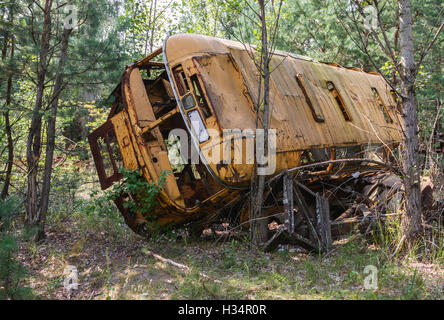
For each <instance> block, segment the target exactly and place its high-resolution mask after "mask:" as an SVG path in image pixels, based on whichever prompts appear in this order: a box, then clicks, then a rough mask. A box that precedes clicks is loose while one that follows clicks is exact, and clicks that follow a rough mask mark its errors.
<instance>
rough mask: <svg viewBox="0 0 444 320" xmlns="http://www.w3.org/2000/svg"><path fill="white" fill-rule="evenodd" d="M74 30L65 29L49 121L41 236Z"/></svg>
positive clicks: (40, 222) (40, 216) (41, 210)
mask: <svg viewBox="0 0 444 320" xmlns="http://www.w3.org/2000/svg"><path fill="white" fill-rule="evenodd" d="M71 31H72V29H64V30H63V36H62V48H61V51H60V60H59V65H58V68H57V74H56V77H55V83H54V91H53V93H52V103H51V112H50V116H49V119H48V128H47V129H46V157H45V171H44V173H43V186H42V198H41V203H40V214H39V224H40V230H41V236H43V235H44V222H45V219H46V213H47V211H48V206H49V193H50V190H51V174H52V162H53V159H54V148H55V133H56V119H57V108H58V103H59V96H60V91H61V89H62V79H63V69H64V66H65V60H66V55H67V52H68V42H69V36H70V34H71Z"/></svg>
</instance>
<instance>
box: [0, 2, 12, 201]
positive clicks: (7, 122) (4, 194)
mask: <svg viewBox="0 0 444 320" xmlns="http://www.w3.org/2000/svg"><path fill="white" fill-rule="evenodd" d="M9 10H11V9H9ZM13 19H14V18H13V14H12V12H11V11H10V12H9V22H10V23H12V21H13ZM8 40H9V34H5V38H4V41H3V48H2V60H5V59H6V55H7V47H8ZM10 57H11V60H12V59H14V36H12V37H11V55H10ZM11 95H12V71H11V70H9V71H8V80H7V88H6V110H5V112H4V113H3V116H4V118H5V132H6V138H7V140H8V163H7V165H6V174H5V182H4V184H3V188H2V192H1V194H0V197H1V199H5V198H6V197H7V196H8V193H9V185H10V184H11V174H12V164H13V162H14V143H13V141H12V131H11V123H10V119H9V115H10V111H9V109H10V107H11Z"/></svg>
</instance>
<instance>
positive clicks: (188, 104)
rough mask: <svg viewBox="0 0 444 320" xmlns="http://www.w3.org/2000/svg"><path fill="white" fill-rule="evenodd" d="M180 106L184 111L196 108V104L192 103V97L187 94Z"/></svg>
mask: <svg viewBox="0 0 444 320" xmlns="http://www.w3.org/2000/svg"><path fill="white" fill-rule="evenodd" d="M182 104H183V107H184V108H185V110H188V109H191V108H193V107H194V106H196V102H195V101H194V98H193V95H192V94H191V93H189V94H187V95H186V96H185V97H183V98H182Z"/></svg>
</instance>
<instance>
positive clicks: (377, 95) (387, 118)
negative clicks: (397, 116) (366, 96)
mask: <svg viewBox="0 0 444 320" xmlns="http://www.w3.org/2000/svg"><path fill="white" fill-rule="evenodd" d="M372 91H373V95H374V96H375V98H376V101H377V102H378V104H379V107H380V108H381V111H382V113H383V114H384V118H385V121H386V122H387V123H392V122H393V120H392V118H391V117H390V114H389V112H388V110H387V107H386V106H385V104H384V102H383V101H382V98H381V96H380V95H379V92H378V90H377V89H376V88H372Z"/></svg>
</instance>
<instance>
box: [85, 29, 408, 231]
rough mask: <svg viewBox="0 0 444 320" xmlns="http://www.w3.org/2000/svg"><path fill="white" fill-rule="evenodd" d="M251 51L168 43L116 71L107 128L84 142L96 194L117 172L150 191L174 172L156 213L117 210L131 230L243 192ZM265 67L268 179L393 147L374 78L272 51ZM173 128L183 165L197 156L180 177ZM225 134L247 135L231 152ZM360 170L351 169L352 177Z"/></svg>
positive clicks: (252, 117) (230, 44) (381, 87)
mask: <svg viewBox="0 0 444 320" xmlns="http://www.w3.org/2000/svg"><path fill="white" fill-rule="evenodd" d="M251 50H253V49H252V48H251V47H250V46H248V45H245V44H242V43H239V42H235V41H231V40H224V39H218V38H213V37H208V36H202V35H195V34H177V35H173V36H170V37H168V38H167V39H165V41H164V44H163V47H161V48H159V49H157V50H156V51H154V52H153V53H151V54H150V55H149V56H147V57H145V58H143V59H141V60H139V61H137V62H135V63H133V64H131V65H130V66H128V67H127V68H126V69H125V71H124V72H123V75H122V80H121V83H120V84H119V85H118V86H117V88H116V89H115V90H114V91H113V93H112V95H113V96H114V97H115V100H114V103H113V104H112V107H111V111H110V114H109V117H108V120H107V121H106V122H105V123H104V124H103V125H102V126H101V127H99V128H98V129H96V130H95V131H94V132H93V133H91V134H90V136H89V142H90V146H91V150H92V154H93V156H94V161H95V165H96V168H97V172H98V176H99V180H100V183H101V187H102V189H107V188H109V187H110V186H111V185H112V184H113V183H115V182H117V181H119V180H120V179H121V178H122V174H121V173H120V172H119V168H120V167H125V168H128V169H132V170H136V169H139V170H140V171H141V173H142V175H143V177H144V178H145V179H146V181H148V182H152V181H158V179H159V177H160V176H161V174H162V172H165V171H167V172H173V174H169V175H167V176H166V183H165V185H164V188H163V189H162V191H161V192H160V193H159V194H158V197H157V201H158V205H157V206H156V208H155V209H153V210H149V212H138V211H137V212H130V210H128V209H126V208H125V207H124V206H123V203H124V201H126V200H125V196H122V197H121V198H119V199H118V200H117V201H116V205H117V207H118V208H119V210H120V211H121V212H122V214H123V216H124V218H125V221H126V223H127V224H128V225H129V226H130V227H131V228H132V229H133V230H134V231H136V232H138V233H144V232H146V231H147V225H148V224H147V223H148V222H152V221H153V220H154V222H155V223H156V225H158V226H160V227H164V226H169V225H179V224H183V223H186V222H189V221H193V220H196V219H200V218H203V217H206V216H209V215H211V214H214V213H215V212H216V211H217V210H220V209H221V208H224V207H228V206H230V205H232V204H234V203H236V202H237V201H238V200H239V199H240V198H241V197H242V195H243V194H245V192H248V189H249V187H250V183H251V174H252V169H253V164H251V161H247V160H246V158H247V157H248V156H247V154H246V153H247V149H248V145H250V146H251V144H249V143H250V142H251V141H253V140H255V138H256V136H255V134H254V133H255V132H256V112H255V108H254V105H255V101H257V98H258V97H257V94H258V83H259V81H258V80H259V76H258V70H257V68H256V66H255V64H254V62H253V60H252V58H251ZM271 68H272V69H271V70H272V73H271V80H270V122H269V123H270V129H274V130H275V133H276V135H275V137H276V143H275V155H276V157H275V170H274V171H273V173H272V174H271V176H272V175H275V174H278V173H279V172H281V171H282V170H286V169H289V168H294V167H297V166H299V165H301V164H304V163H312V162H321V161H325V160H330V159H340V158H359V157H362V158H369V157H375V158H378V157H379V158H381V159H384V157H387V156H388V154H389V152H390V150H391V149H392V148H393V147H395V146H397V145H398V144H399V141H400V139H401V134H400V124H399V112H398V109H397V103H396V98H395V96H394V95H393V93H392V91H391V90H390V87H389V86H388V84H387V83H386V82H385V80H384V79H383V77H382V76H381V75H379V74H377V73H368V72H363V71H362V70H360V69H358V68H346V67H342V66H339V65H336V64H334V63H324V62H318V61H315V60H312V59H310V58H307V57H303V56H299V55H295V54H291V53H286V52H282V51H277V50H276V51H275V52H274V54H273V57H272V60H271ZM260 126H261V124H260V123H259V128H260ZM178 129H179V130H180V129H182V130H183V131H184V132H186V133H188V136H189V140H190V141H189V144H190V146H189V147H188V148H190V149H189V150H188V152H185V154H187V155H188V158H190V157H191V155H192V152H191V151H190V150H192V148H195V149H194V150H197V151H198V152H197V154H198V155H199V157H200V161H198V162H199V163H198V164H196V163H186V164H184V165H183V166H182V167H181V168H180V169H177V166H175V165H174V163H173V162H174V161H173V160H172V159H171V156H170V157H169V153H168V150H169V147H170V146H169V143H168V138H169V135H170V133H171V131H172V130H176V132H177V130H178ZM227 129H233V130H234V131H235V132H239V131H240V132H241V133H244V132H250V131H251V132H253V134H250V135H248V134H241V135H240V136H239V135H238V136H236V137H237V138H238V140H239V139H240V141H241V142H240V143H239V141H238V142H237V143H236V142H235V140H236V139H234V138H233V137H230V136H229V135H227V136H225V139H226V140H227V139H230V141H224V140H223V137H224V136H223V131H224V130H225V131H227ZM236 130H237V131H236ZM209 132H212V133H213V134H211V135H210V134H209ZM214 132H217V133H219V134H218V135H217V137H216V136H215V135H214ZM231 138H233V139H231ZM250 140H251V141H250ZM215 145H218V146H219V150H221V153H223V149H224V148H227V147H226V146H227V145H228V150H229V151H228V154H229V155H230V156H231V158H233V154H234V153H235V149H236V148H241V151H240V152H241V154H242V161H241V163H234V162H235V161H231V163H230V161H224V160H221V161H220V162H217V161H212V159H209V158H210V157H211V151H210V150H215ZM182 151H184V150H182ZM237 151H239V150H237ZM230 152H231V153H230ZM230 156H229V157H230ZM225 160H226V159H225ZM228 160H229V159H228ZM250 160H251V159H250ZM188 162H190V161H188ZM369 166H370V164H368V163H365V164H364V163H362V165H361V166H360V165H359V164H358V165H356V164H354V167H353V168H352V169H353V170H354V171H356V170H358V169H360V170H361V171H362V170H364V169H366V168H367V169H368V167H369ZM341 168H342V171H343V172H352V171H353V170H348V171H347V170H346V169H347V168H346V167H341ZM332 169H335V168H332V165H329V166H326V167H324V168H322V170H321V169H319V170H318V171H317V172H316V173H315V174H314V175H313V177H315V178H316V177H319V176H322V175H323V174H326V175H328V174H332V173H333V171H334V170H332Z"/></svg>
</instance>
